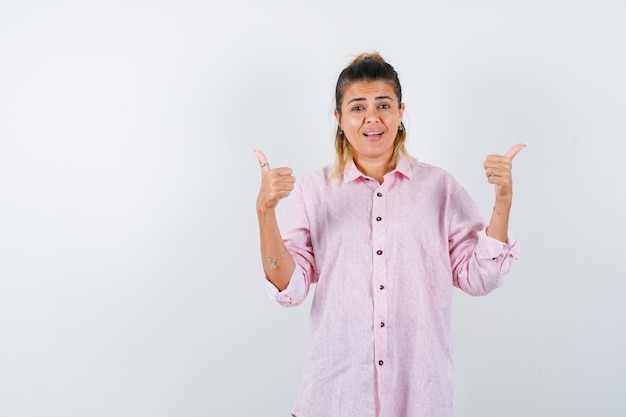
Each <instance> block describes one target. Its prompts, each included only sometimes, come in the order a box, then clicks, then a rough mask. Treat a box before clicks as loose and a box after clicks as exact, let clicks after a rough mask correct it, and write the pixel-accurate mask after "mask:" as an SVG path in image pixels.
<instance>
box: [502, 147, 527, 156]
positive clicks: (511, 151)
mask: <svg viewBox="0 0 626 417" xmlns="http://www.w3.org/2000/svg"><path fill="white" fill-rule="evenodd" d="M525 147H526V145H525V144H523V143H518V144H517V145H513V147H512V148H511V149H509V151H508V152H507V153H506V154H505V155H504V156H505V157H507V158H509V159H513V158H514V157H515V155H517V153H518V152H519V151H521V150H522V149H524V148H525Z"/></svg>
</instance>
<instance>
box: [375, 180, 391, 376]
mask: <svg viewBox="0 0 626 417" xmlns="http://www.w3.org/2000/svg"><path fill="white" fill-rule="evenodd" d="M385 195H386V192H384V190H383V188H382V186H381V187H379V188H378V189H376V190H375V191H374V196H373V202H372V213H373V216H372V250H373V271H374V276H373V282H372V285H373V286H374V294H373V295H374V317H373V318H374V323H373V324H374V358H375V361H376V365H377V368H378V372H377V378H378V386H379V387H383V386H385V380H386V378H385V371H384V370H385V369H386V368H387V366H383V365H386V362H387V359H388V358H387V327H386V325H385V323H386V322H387V314H388V313H387V288H386V287H387V263H386V256H385V255H386V253H385V250H386V245H385V242H386V230H385V223H386V222H384V221H383V218H385V202H386V198H385Z"/></svg>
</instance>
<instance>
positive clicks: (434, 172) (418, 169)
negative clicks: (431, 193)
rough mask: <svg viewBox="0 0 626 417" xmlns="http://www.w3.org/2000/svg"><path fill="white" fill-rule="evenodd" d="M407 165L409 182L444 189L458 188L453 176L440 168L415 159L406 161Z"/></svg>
mask: <svg viewBox="0 0 626 417" xmlns="http://www.w3.org/2000/svg"><path fill="white" fill-rule="evenodd" d="M407 163H408V166H409V168H408V172H409V173H410V174H409V175H410V178H411V180H413V179H414V180H415V181H416V182H418V183H421V184H430V185H432V186H439V187H441V186H446V188H448V187H452V188H455V187H458V186H459V184H458V182H457V181H456V179H455V178H454V176H452V174H450V173H449V172H448V171H446V170H445V169H443V168H441V167H438V166H435V165H431V164H428V163H425V162H422V161H420V160H417V159H414V160H408V161H407Z"/></svg>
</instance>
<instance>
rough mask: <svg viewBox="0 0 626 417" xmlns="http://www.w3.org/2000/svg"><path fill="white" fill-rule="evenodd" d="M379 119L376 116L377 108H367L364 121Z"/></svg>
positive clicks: (373, 121)
mask: <svg viewBox="0 0 626 417" xmlns="http://www.w3.org/2000/svg"><path fill="white" fill-rule="evenodd" d="M379 120H380V117H378V109H377V108H373V109H372V108H369V109H367V113H365V121H366V122H367V123H377V122H378V121H379Z"/></svg>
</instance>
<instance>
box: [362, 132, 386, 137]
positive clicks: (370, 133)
mask: <svg viewBox="0 0 626 417" xmlns="http://www.w3.org/2000/svg"><path fill="white" fill-rule="evenodd" d="M382 134H383V132H379V131H377V132H365V133H363V135H364V136H365V137H376V136H381V135H382Z"/></svg>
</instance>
